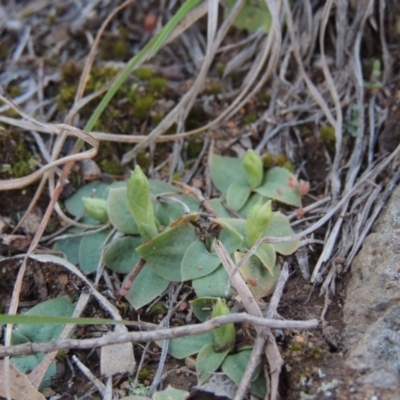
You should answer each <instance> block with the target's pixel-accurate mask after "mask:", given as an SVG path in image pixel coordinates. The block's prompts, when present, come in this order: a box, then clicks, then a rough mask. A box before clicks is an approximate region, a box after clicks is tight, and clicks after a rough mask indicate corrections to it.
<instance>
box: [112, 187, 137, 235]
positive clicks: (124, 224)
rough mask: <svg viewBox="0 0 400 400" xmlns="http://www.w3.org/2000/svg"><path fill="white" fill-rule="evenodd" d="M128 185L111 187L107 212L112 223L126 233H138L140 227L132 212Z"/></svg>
mask: <svg viewBox="0 0 400 400" xmlns="http://www.w3.org/2000/svg"><path fill="white" fill-rule="evenodd" d="M127 190H128V189H127V188H126V187H117V188H112V189H110V194H109V195H108V199H107V201H108V203H107V212H108V218H109V219H110V222H111V223H112V225H113V226H114V227H115V228H116V229H118V230H119V231H120V232H122V233H125V234H126V235H136V234H138V233H139V228H138V226H137V224H136V222H135V220H134V218H133V216H132V214H131V210H130V208H129V202H128V194H127Z"/></svg>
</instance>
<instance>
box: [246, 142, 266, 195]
mask: <svg viewBox="0 0 400 400" xmlns="http://www.w3.org/2000/svg"><path fill="white" fill-rule="evenodd" d="M243 169H244V171H245V172H246V176H247V182H248V183H249V185H250V186H251V187H252V188H255V187H257V186H259V185H260V184H261V181H262V178H263V175H264V166H263V161H262V159H261V157H260V156H259V155H258V154H257V153H256V152H255V151H254V150H247V152H246V154H245V156H244V157H243Z"/></svg>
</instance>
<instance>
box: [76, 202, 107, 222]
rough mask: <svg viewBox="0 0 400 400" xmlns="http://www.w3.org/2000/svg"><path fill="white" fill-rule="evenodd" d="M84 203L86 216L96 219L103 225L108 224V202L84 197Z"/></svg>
mask: <svg viewBox="0 0 400 400" xmlns="http://www.w3.org/2000/svg"><path fill="white" fill-rule="evenodd" d="M82 201H83V206H84V207H85V211H86V214H87V215H88V216H89V217H91V218H94V219H95V220H97V221H99V222H100V223H102V224H105V223H106V222H108V215H107V200H104V199H93V198H91V197H82Z"/></svg>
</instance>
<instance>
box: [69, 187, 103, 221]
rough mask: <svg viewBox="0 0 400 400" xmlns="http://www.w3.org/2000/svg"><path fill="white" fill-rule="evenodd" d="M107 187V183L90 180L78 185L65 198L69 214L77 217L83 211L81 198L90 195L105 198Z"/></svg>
mask: <svg viewBox="0 0 400 400" xmlns="http://www.w3.org/2000/svg"><path fill="white" fill-rule="evenodd" d="M109 187H110V186H109V185H107V184H105V183H103V182H97V181H96V182H90V183H88V184H87V185H85V186H82V187H80V188H79V189H78V190H77V191H76V192H75V193H74V194H73V195H72V196H71V197H69V198H68V199H67V200H65V207H66V208H67V210H68V212H69V213H70V214H71V215H73V216H74V217H79V216H81V215H82V214H83V212H84V211H85V207H84V205H83V202H82V198H83V197H92V198H99V199H107V196H108V190H109Z"/></svg>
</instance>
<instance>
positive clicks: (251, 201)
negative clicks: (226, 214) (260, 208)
mask: <svg viewBox="0 0 400 400" xmlns="http://www.w3.org/2000/svg"><path fill="white" fill-rule="evenodd" d="M259 199H263V200H264V201H265V197H263V196H261V195H259V194H258V193H252V194H251V195H250V197H249V199H248V200H247V201H246V204H245V205H244V206H243V207H242V208H241V209H240V210H239V212H240V215H242V216H243V218H247V216H248V215H249V211H250V209H251V208H252V207H253V206H254V204H256V203H257V202H258V201H259ZM267 200H268V199H267Z"/></svg>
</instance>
